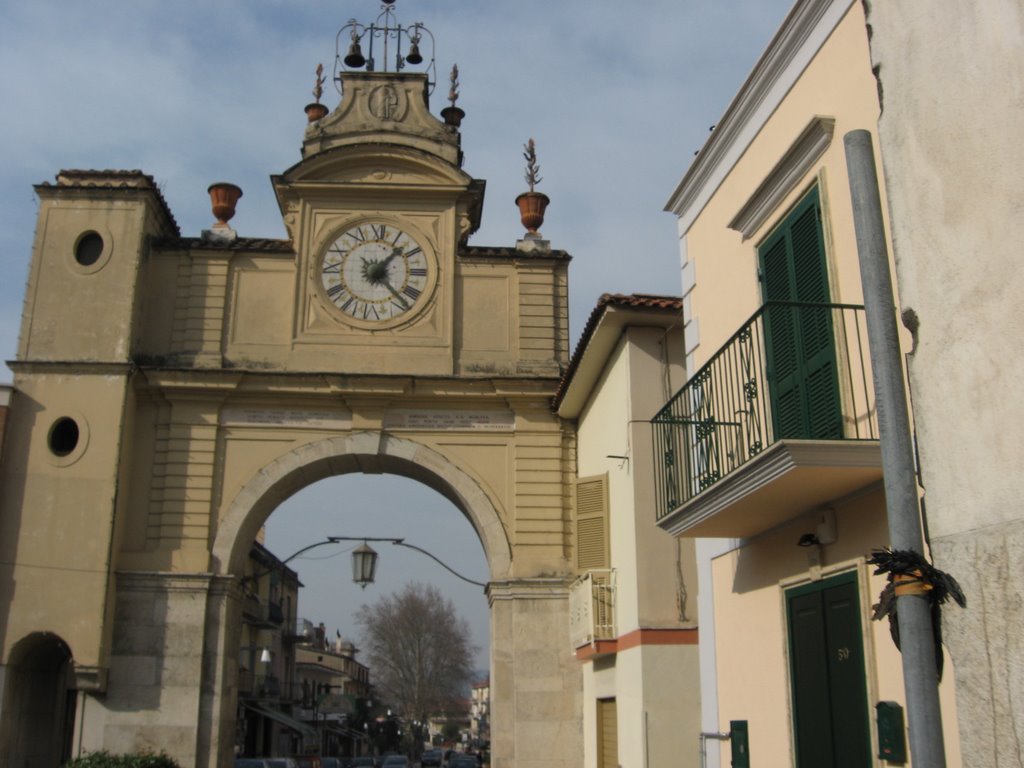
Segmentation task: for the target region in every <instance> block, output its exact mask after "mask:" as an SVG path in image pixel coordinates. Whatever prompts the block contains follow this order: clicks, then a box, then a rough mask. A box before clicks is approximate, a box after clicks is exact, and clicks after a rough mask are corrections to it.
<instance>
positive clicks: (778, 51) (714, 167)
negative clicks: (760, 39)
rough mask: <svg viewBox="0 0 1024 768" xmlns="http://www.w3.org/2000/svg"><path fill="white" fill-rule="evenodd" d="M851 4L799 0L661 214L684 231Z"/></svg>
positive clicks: (848, 1)
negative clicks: (671, 216) (673, 217)
mask: <svg viewBox="0 0 1024 768" xmlns="http://www.w3.org/2000/svg"><path fill="white" fill-rule="evenodd" d="M852 2H853V0H799V2H797V4H796V5H795V6H794V8H793V10H792V11H790V13H789V16H787V17H786V20H785V21H784V22H783V23H782V26H781V27H780V28H779V30H778V32H776V34H775V37H774V38H772V41H771V42H770V43H769V44H768V48H767V49H766V50H765V52H764V54H762V56H761V58H760V59H758V62H757V64H756V65H755V66H754V69H753V71H752V72H751V73H750V75H749V76H748V77H747V80H746V82H745V83H744V84H743V86H742V87H741V88H740V90H739V92H738V93H737V94H736V96H735V97H734V98H733V100H732V102H731V103H730V104H729V106H728V108H727V109H726V111H725V114H723V115H722V117H721V119H720V120H719V121H718V123H717V125H716V126H715V130H714V132H713V133H712V134H711V137H710V138H709V139H708V141H707V142H706V143H705V144H704V146H703V147H702V148H701V150H700V153H699V154H698V156H697V159H696V160H695V161H694V162H693V164H692V165H691V166H690V168H689V170H688V171H687V172H686V174H685V175H684V176H683V179H682V181H680V182H679V185H678V186H677V187H676V189H675V191H674V192H673V193H672V196H671V197H670V198H669V200H668V202H667V203H666V205H665V210H666V211H669V212H671V213H674V214H676V216H678V217H679V220H680V221H679V231H680V233H685V232H686V231H687V230H688V229H689V227H690V225H691V224H692V223H693V221H694V219H696V217H697V215H698V214H699V213H700V211H701V210H702V209H703V208H704V206H705V205H706V204H707V202H708V200H709V199H710V198H711V196H712V195H713V194H714V192H715V190H717V189H718V186H719V185H720V184H721V183H722V181H723V180H724V179H725V177H726V176H727V175H728V174H729V171H731V170H732V168H733V166H734V165H735V164H736V162H737V161H738V160H739V158H740V157H741V156H742V155H743V152H744V151H745V150H746V149H747V147H748V146H749V145H750V143H751V142H752V141H753V140H754V138H755V137H756V136H757V134H758V132H759V131H760V130H761V128H762V127H763V126H764V124H765V123H766V122H767V121H768V118H769V117H770V116H771V115H772V114H773V113H774V112H775V109H776V108H777V107H778V105H779V104H780V103H781V102H782V100H783V99H784V98H785V97H786V95H787V94H788V93H789V90H790V88H791V87H792V86H793V84H794V83H795V82H796V81H797V79H798V78H799V77H800V75H801V74H802V73H803V71H804V69H805V68H806V67H807V65H808V64H809V63H810V61H811V59H813V57H814V55H815V54H816V53H817V52H818V50H819V49H820V48H821V46H822V45H823V44H824V42H825V41H826V40H827V39H828V37H829V35H830V34H831V33H832V30H833V29H835V27H836V26H837V25H838V24H839V22H840V21H841V20H842V18H843V16H845V14H846V12H847V10H848V9H849V7H850V6H851V5H852Z"/></svg>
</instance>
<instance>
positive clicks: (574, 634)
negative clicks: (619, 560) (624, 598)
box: [569, 568, 617, 649]
mask: <svg viewBox="0 0 1024 768" xmlns="http://www.w3.org/2000/svg"><path fill="white" fill-rule="evenodd" d="M616 636H617V635H616V627H615V571H614V569H611V568H602V569H594V570H591V571H587V572H586V573H585V574H584V575H582V576H580V577H579V578H578V579H576V581H574V582H573V584H572V586H571V587H570V588H569V637H570V639H571V640H572V647H573V648H574V649H576V648H581V647H583V646H585V645H596V644H597V643H598V642H599V641H606V640H615V639H616Z"/></svg>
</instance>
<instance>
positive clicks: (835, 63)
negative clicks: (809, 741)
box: [677, 2, 960, 766]
mask: <svg viewBox="0 0 1024 768" xmlns="http://www.w3.org/2000/svg"><path fill="white" fill-rule="evenodd" d="M840 5H842V4H841V3H833V4H829V3H811V2H799V3H797V4H796V7H797V8H798V9H800V10H801V11H807V9H814V8H819V7H820V8H825V7H826V6H830V7H832V8H835V7H838V6H840ZM845 5H846V8H845V12H844V13H843V15H842V17H841V19H840V20H839V21H838V23H837V25H836V26H835V28H834V29H832V30H831V32H830V33H829V34H828V35H827V38H825V39H824V41H823V42H822V45H821V47H820V48H819V49H818V50H817V51H816V52H815V53H814V55H813V57H811V58H810V59H809V61H808V63H807V66H806V67H805V68H804V69H802V70H801V71H800V74H799V75H798V76H794V78H795V79H793V80H792V82H790V80H789V79H788V78H789V74H788V73H785V74H783V72H782V69H781V66H782V65H781V64H779V63H778V62H777V61H775V60H772V59H771V58H767V59H766V60H767V61H768V63H767V64H764V61H765V60H763V61H762V64H763V65H764V66H765V67H766V68H770V67H772V66H777V67H780V71H779V73H777V76H778V80H777V81H773V83H772V86H771V87H772V88H774V89H776V90H771V89H769V91H768V92H769V93H770V94H771V98H778V99H779V101H778V103H777V104H775V105H774V106H773V109H772V111H771V113H770V115H769V116H768V117H767V118H766V119H765V122H764V124H763V125H758V126H757V128H756V134H755V135H753V136H751V137H750V138H749V143H743V141H745V139H740V138H736V139H735V141H737V143H738V146H739V149H736V147H731V148H730V149H732V150H735V151H736V152H737V154H738V156H737V158H736V160H735V163H734V164H733V165H731V166H729V167H728V168H727V169H726V170H725V171H723V174H724V175H723V177H722V179H721V183H720V185H719V186H717V187H716V188H715V189H714V191H713V192H712V193H711V197H710V199H709V200H708V201H707V203H706V205H704V206H703V208H702V209H701V210H700V211H699V212H694V211H682V210H681V211H677V213H680V215H681V232H680V234H681V236H682V237H683V248H682V253H683V265H684V270H683V275H684V291H689V295H688V308H689V315H690V316H689V317H688V325H687V329H688V335H687V343H688V349H690V350H691V351H692V352H693V354H692V357H691V358H690V359H689V361H688V362H691V363H692V364H693V367H692V368H691V370H690V373H691V375H692V373H693V372H694V371H695V370H696V368H697V367H699V366H700V365H702V364H703V363H704V362H706V361H707V360H708V359H709V357H710V356H712V355H713V354H714V353H715V352H716V351H718V349H720V347H721V346H722V344H723V343H724V342H725V341H726V340H727V339H728V338H729V336H730V335H731V334H733V333H734V332H735V331H736V330H737V329H738V328H739V327H740V326H741V325H742V323H743V322H744V321H745V320H746V319H747V318H748V317H749V316H750V315H751V314H752V313H753V312H754V311H755V310H756V309H757V308H758V307H759V306H760V305H761V303H762V295H761V286H760V284H759V282H758V274H757V270H758V259H757V247H758V244H759V243H760V242H761V241H762V240H763V239H764V238H765V237H766V236H767V235H768V234H769V233H770V232H771V230H772V229H773V228H774V227H775V226H776V225H777V224H778V223H779V222H780V221H782V220H783V219H784V217H785V215H786V214H787V212H788V210H789V209H790V208H791V207H792V206H793V205H794V204H795V203H796V202H797V201H798V200H799V199H801V198H802V197H803V196H804V194H805V193H806V192H807V190H808V189H809V188H810V187H811V186H813V185H814V184H815V183H816V184H817V185H818V189H819V193H820V197H821V202H822V213H823V229H824V238H825V249H826V259H827V264H828V270H829V279H830V291H831V299H832V301H833V302H835V303H847V304H861V303H863V302H862V292H861V284H860V275H859V266H858V256H857V250H856V242H855V237H854V231H853V219H852V209H851V201H850V193H849V185H848V180H847V173H846V158H845V152H844V147H843V141H842V139H843V136H844V134H846V133H847V132H849V131H852V130H856V129H866V130H868V131H869V132H871V133H872V134H873V136H874V137H875V139H876V141H875V149H876V162H879V163H881V158H880V150H879V149H878V142H877V131H876V130H875V126H876V122H877V120H878V117H879V114H880V108H879V104H878V89H877V82H876V80H875V77H874V75H873V73H872V70H871V56H870V51H869V48H868V35H867V30H866V26H865V18H864V4H861V3H856V2H851V3H846V4H845ZM793 18H795V17H791V18H790V19H789V20H787V22H791V21H792V19H793ZM800 18H804V17H800ZM823 18H826V19H827V14H826V16H825V17H823ZM805 23H806V22H805ZM821 23H822V24H823V23H824V22H821ZM801 31H807V30H803V29H802V30H801ZM785 32H786V30H785V29H784V30H783V31H781V32H780V35H779V37H778V38H777V39H776V42H778V41H782V42H781V43H779V45H780V46H784V45H785V44H787V41H791V38H788V37H787V36H786V34H785ZM788 33H789V34H790V35H794V34H796V33H795V32H794V31H793V30H792V29H790V30H788ZM815 34H817V32H814V33H813V34H809V36H808V39H814V35H815ZM772 53H773V54H777V53H778V50H777V49H775V50H772ZM757 71H758V70H755V72H757ZM780 83H785V90H784V91H783V90H782V85H780ZM744 87H745V88H751V87H752V88H754V89H755V92H756V87H759V86H758V84H755V85H754V86H751V84H750V83H749V82H748V84H747V85H746V86H744ZM765 87H767V86H765ZM782 93H784V95H779V94H782ZM742 95H743V96H749V92H748V93H743V94H742ZM730 114H732V115H733V116H734V115H735V113H727V115H730ZM750 119H751V120H753V119H754V118H752V117H751V118H750ZM815 119H818V120H822V119H824V120H830V121H834V124H833V126H832V137H831V140H830V141H829V142H828V143H827V145H826V146H825V148H824V151H823V152H822V153H821V155H820V157H818V158H817V159H816V160H814V162H813V163H812V164H811V165H810V166H809V167H807V168H806V169H805V170H804V172H803V174H802V176H799V177H797V178H792V179H790V180H789V181H790V187H789V189H788V192H787V193H786V194H785V196H784V197H783V198H782V199H780V200H778V201H777V205H776V206H775V208H774V210H773V211H772V212H771V213H770V214H769V215H768V216H767V217H766V218H765V219H764V220H763V221H762V222H761V223H760V224H759V225H758V226H757V227H756V230H755V231H753V232H752V233H749V237H748V238H744V236H743V234H741V233H740V232H738V231H735V230H733V229H730V223H731V222H732V221H733V220H734V217H737V214H738V213H740V211H741V210H742V209H743V208H744V206H745V205H746V204H747V202H748V201H749V200H752V199H754V196H755V191H756V190H758V189H759V187H760V186H761V185H762V183H763V182H765V180H766V179H767V178H768V177H769V174H770V172H771V171H772V170H773V168H775V167H776V164H777V163H779V161H780V160H781V159H782V158H784V157H786V156H787V152H789V151H790V150H791V148H795V147H796V144H795V142H796V140H797V138H798V137H799V136H800V135H801V132H803V131H804V129H805V128H806V127H808V126H809V124H810V123H811V121H812V120H815ZM752 124H753V123H752ZM744 127H749V126H744ZM729 128H730V129H736V126H735V125H732V126H729ZM750 130H754V129H753V128H750ZM895 130H899V129H897V128H895V122H894V131H895ZM731 135H732V136H734V137H736V136H742V135H743V129H742V128H741V129H737V130H736V132H735V133H733V134H731ZM714 141H715V138H714V137H713V138H712V139H711V140H710V141H709V144H711V143H713V142H714ZM704 151H706V150H704ZM712 156H713V155H712ZM698 162H699V161H698ZM882 199H883V204H884V201H885V199H886V197H885V190H882ZM688 216H692V218H687V217H688ZM682 222H688V223H687V224H685V225H684V224H683V223H682ZM887 223H888V222H887ZM691 328H693V329H694V330H695V331H697V333H695V334H691V333H689V331H690V329H691ZM695 342H699V343H697V345H696V346H695V347H694V344H695ZM901 342H902V343H903V344H904V345H905V349H906V350H907V351H908V352H909V350H910V349H911V347H912V343H913V341H912V339H911V336H910V334H909V333H908V332H904V333H903V335H902V337H901ZM947 405H948V403H947ZM947 414H948V411H947ZM831 506H834V507H835V508H836V510H837V519H838V531H839V538H838V540H837V542H836V543H835V544H833V545H829V546H825V547H823V548H822V558H823V559H822V561H821V563H820V564H818V563H817V562H815V561H813V559H809V557H808V551H807V550H806V549H801V548H799V547H797V546H796V542H797V540H798V539H799V537H800V536H801V535H802V534H804V533H807V532H808V531H813V530H814V520H812V519H810V517H806V516H805V517H798V518H796V519H794V520H792V521H790V522H789V523H786V524H784V525H783V526H781V527H779V528H777V529H774V530H771V531H768V532H766V533H763V534H761V535H759V536H757V537H755V538H754V539H752V540H749V541H742V542H741V541H732V542H729V541H725V540H722V541H719V542H717V550H715V551H717V553H718V554H717V556H715V557H714V559H713V560H712V561H711V563H710V569H709V573H710V574H711V582H712V583H711V584H710V585H702V586H706V587H708V588H709V590H713V591H712V595H713V615H714V642H713V646H712V647H711V649H710V650H711V652H710V653H707V654H706V659H705V666H704V669H703V670H702V671H703V674H704V675H706V676H711V678H712V679H713V680H714V685H713V688H714V690H715V692H716V693H717V696H718V703H717V722H714V721H709V718H708V717H707V713H706V714H705V718H704V727H705V729H717V730H719V731H728V724H729V721H730V720H734V719H736V720H743V719H745V720H748V721H749V724H750V746H751V754H752V755H753V756H754V760H755V762H756V764H758V765H766V766H791V765H792V764H793V759H794V758H793V756H792V723H791V714H790V709H791V694H790V690H789V668H788V650H787V642H788V641H787V629H786V619H785V612H784V597H783V596H784V590H785V589H786V588H788V587H790V586H795V585H799V584H801V583H807V582H809V581H812V580H817V579H820V578H822V577H824V576H827V575H830V574H831V573H833V572H835V571H836V570H837V569H838V570H843V569H846V570H849V569H851V568H852V569H855V570H856V571H857V572H858V573H859V580H860V585H861V603H862V605H861V617H862V622H863V624H864V638H865V650H866V655H867V678H868V700H869V705H874V704H875V703H876V702H877V701H881V700H890V701H898V702H901V703H902V702H903V701H904V698H903V695H902V688H903V686H902V666H901V661H900V657H899V654H898V652H897V651H896V649H895V648H894V646H893V643H892V641H891V639H890V638H889V633H888V626H887V625H886V624H884V623H877V622H876V623H872V622H870V621H869V616H870V605H871V604H872V603H873V602H874V601H875V600H876V599H877V596H878V594H879V593H880V591H881V589H882V587H883V586H884V583H885V582H884V580H883V579H880V578H878V577H872V576H870V574H869V573H868V569H867V568H866V566H864V564H863V558H864V557H865V556H867V555H868V553H869V552H870V551H871V550H872V549H873V548H877V547H881V546H885V545H886V544H887V542H888V531H887V525H886V510H885V503H884V498H883V495H882V493H881V491H880V490H879V488H878V486H869V487H867V488H863V489H860V490H859V491H858V492H856V493H854V494H852V495H846V492H844V494H843V496H842V497H841V498H837V499H835V500H834V501H833V503H832V504H831ZM713 549H714V548H713V547H709V550H713ZM707 591H708V590H706V591H705V594H707ZM953 610H956V609H953ZM707 615H712V612H711V611H708V613H707ZM708 635H710V632H709V633H707V634H706V635H703V637H707V636H708ZM712 659H713V662H714V663H712ZM769 659H770V662H768V661H766V660H769ZM952 675H953V671H952V664H951V662H950V660H949V658H948V655H947V666H946V682H945V683H944V684H943V686H942V691H941V701H942V707H943V717H944V722H945V723H946V724H947V738H946V751H947V759H948V762H949V764H950V765H959V764H960V750H959V742H958V740H957V738H956V734H955V733H954V734H950V733H949V731H951V730H954V729H953V728H950V727H949V725H948V724H952V723H955V721H956V719H955V718H956V715H955V702H954V693H953V690H952V685H951V683H950V681H951V680H952ZM870 714H871V718H872V720H873V714H874V712H873V709H872V711H871V713H870ZM871 728H872V738H873V739H874V723H873V722H872V725H871ZM719 754H720V755H721V757H720V760H721V765H723V766H725V765H728V760H729V748H728V745H726V744H723V745H722V747H721V749H720V750H719ZM876 762H877V761H876ZM879 764H880V763H879Z"/></svg>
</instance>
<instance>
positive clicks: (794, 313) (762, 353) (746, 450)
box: [651, 302, 878, 520]
mask: <svg viewBox="0 0 1024 768" xmlns="http://www.w3.org/2000/svg"><path fill="white" fill-rule="evenodd" d="M651 423H652V425H653V427H654V429H653V433H654V452H655V453H654V455H655V476H656V483H657V504H658V509H657V518H658V519H659V520H660V519H662V518H664V517H665V516H667V515H669V514H671V513H672V512H673V511H674V510H676V509H678V508H679V507H680V506H681V505H682V504H685V503H686V502H688V501H689V500H690V499H692V498H693V497H695V496H697V495H698V494H699V493H701V492H702V491H704V490H705V489H707V488H709V487H711V486H712V485H714V484H715V483H717V482H718V481H720V480H721V479H722V478H724V477H726V476H727V475H728V474H729V473H730V472H733V471H734V470H736V469H738V468H739V467H741V466H742V465H743V464H744V463H745V462H747V461H749V460H751V459H753V458H754V457H755V456H757V455H758V454H760V453H761V452H762V451H763V450H765V449H766V448H768V447H769V446H770V445H772V444H773V443H775V442H777V441H780V440H877V439H878V430H877V421H876V413H875V396H874V388H873V386H872V384H871V372H870V360H869V356H868V346H867V326H866V324H865V320H864V308H863V307H862V306H854V305H848V304H807V303H786V302H768V303H766V304H765V305H764V306H762V307H761V308H760V309H759V310H758V311H757V312H755V313H754V315H753V316H752V317H751V318H750V319H749V320H748V321H747V322H746V323H744V324H743V326H742V327H741V328H740V329H739V330H738V331H736V333H734V334H733V335H732V337H731V338H730V339H729V340H728V341H727V342H726V343H725V345H724V346H723V347H722V348H721V349H720V350H718V351H717V352H716V353H715V355H714V356H713V357H712V358H711V359H710V360H708V362H707V363H706V364H705V365H704V367H702V368H701V369H700V370H698V371H697V372H696V373H695V374H694V375H693V377H692V378H690V380H689V381H688V382H687V383H686V384H685V385H684V386H683V388H682V389H681V390H680V391H679V392H678V393H677V394H676V395H675V397H673V398H672V399H671V400H670V401H669V402H668V403H667V404H666V405H665V407H664V408H662V409H661V410H660V411H659V412H658V413H657V415H656V416H655V417H654V418H653V419H652V420H651ZM659 459H660V460H659Z"/></svg>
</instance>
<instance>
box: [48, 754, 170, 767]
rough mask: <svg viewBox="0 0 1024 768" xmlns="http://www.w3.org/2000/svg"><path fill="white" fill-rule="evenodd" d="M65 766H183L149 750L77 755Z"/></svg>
mask: <svg viewBox="0 0 1024 768" xmlns="http://www.w3.org/2000/svg"><path fill="white" fill-rule="evenodd" d="M64 768H181V766H180V765H178V764H177V763H176V762H175V761H174V760H172V759H171V758H170V757H168V756H167V755H166V754H164V753H163V752H161V753H160V754H159V755H154V754H152V753H149V752H141V753H136V754H131V755H112V754H110V753H109V752H107V751H105V750H104V751H101V752H90V753H89V754H87V755H83V756H82V757H76V758H75V759H74V760H72V761H71V762H69V763H65V764H64Z"/></svg>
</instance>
